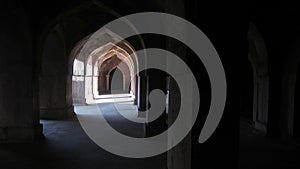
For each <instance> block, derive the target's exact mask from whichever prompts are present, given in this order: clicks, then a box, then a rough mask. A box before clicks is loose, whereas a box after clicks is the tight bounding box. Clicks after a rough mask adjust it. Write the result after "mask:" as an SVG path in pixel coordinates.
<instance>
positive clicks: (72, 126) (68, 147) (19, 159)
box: [0, 106, 166, 169]
mask: <svg viewBox="0 0 300 169" xmlns="http://www.w3.org/2000/svg"><path fill="white" fill-rule="evenodd" d="M103 107H105V106H103ZM79 109H80V108H79ZM90 109H92V108H90ZM82 110H89V108H87V107H85V108H82V107H81V111H79V114H77V116H80V115H82V113H83V112H82ZM77 111H78V107H77ZM80 113H81V114H80ZM107 117H108V120H111V121H112V122H113V123H114V124H115V127H116V128H118V127H120V124H122V131H123V132H125V133H126V132H127V133H129V134H133V135H134V134H135V135H140V134H141V132H142V131H141V130H133V129H132V127H136V126H129V127H126V124H125V123H126V122H124V121H125V119H124V118H123V119H122V118H121V119H118V118H116V116H115V115H114V114H111V112H110V113H109V114H107ZM41 123H43V125H44V135H45V140H43V141H41V142H36V143H4V144H0V161H1V162H0V164H1V165H0V169H41V168H43V169H62V168H64V169H101V168H103V169H120V168H124V169H142V168H143V169H165V168H166V155H165V154H163V155H160V156H157V157H152V158H147V159H130V158H124V157H120V156H117V155H113V154H111V153H109V152H107V151H105V150H104V149H102V148H100V147H99V146H98V145H96V144H95V143H94V142H93V141H92V140H91V139H90V138H89V137H88V136H87V135H86V133H85V132H84V130H83V128H82V127H81V125H80V123H79V122H78V120H77V119H72V120H68V121H45V120H42V121H41ZM124 124H125V125H124ZM124 126H125V127H124ZM118 129H120V128H118ZM133 131H135V132H133Z"/></svg>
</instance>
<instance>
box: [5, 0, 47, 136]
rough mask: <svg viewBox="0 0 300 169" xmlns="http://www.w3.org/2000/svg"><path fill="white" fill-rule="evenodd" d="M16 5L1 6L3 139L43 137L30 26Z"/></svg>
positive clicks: (8, 3)
mask: <svg viewBox="0 0 300 169" xmlns="http://www.w3.org/2000/svg"><path fill="white" fill-rule="evenodd" d="M15 4H18V2H15V1H14V0H12V1H6V2H5V3H2V4H1V5H0V19H1V21H2V23H3V24H2V25H1V27H0V32H1V33H0V34H1V35H0V37H1V41H0V43H1V45H0V51H1V61H0V79H1V80H0V93H1V94H0V142H11V141H18V142H19V141H32V140H35V139H39V138H42V137H43V135H42V125H41V124H40V122H39V120H40V119H39V110H38V99H37V98H38V96H37V93H38V90H37V82H38V81H37V80H38V78H37V77H38V76H37V73H36V72H37V69H36V68H37V65H36V58H35V57H34V56H35V55H34V54H35V52H33V41H32V35H31V33H30V32H31V30H30V25H29V22H28V20H27V17H26V14H25V12H24V10H23V9H22V8H21V7H20V6H19V5H15Z"/></svg>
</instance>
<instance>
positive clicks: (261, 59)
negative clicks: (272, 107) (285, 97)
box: [248, 23, 269, 132]
mask: <svg viewBox="0 0 300 169" xmlns="http://www.w3.org/2000/svg"><path fill="white" fill-rule="evenodd" d="M248 41H249V50H248V59H249V61H250V62H251V65H252V68H253V82H254V83H253V86H254V88H253V122H254V126H255V128H256V129H259V130H261V131H264V132H266V131H267V123H268V100H269V73H268V54H267V50H266V46H265V42H264V39H263V38H262V36H261V34H260V33H259V31H258V29H257V28H256V27H255V25H254V24H253V23H250V25H249V30H248Z"/></svg>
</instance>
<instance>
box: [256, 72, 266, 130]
mask: <svg viewBox="0 0 300 169" xmlns="http://www.w3.org/2000/svg"><path fill="white" fill-rule="evenodd" d="M268 104H269V77H268V76H267V75H264V76H258V77H256V78H255V80H254V97H253V112H254V113H253V114H254V116H253V121H254V126H255V128H256V129H258V130H261V131H263V132H266V131H267V123H268Z"/></svg>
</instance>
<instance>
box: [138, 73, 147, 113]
mask: <svg viewBox="0 0 300 169" xmlns="http://www.w3.org/2000/svg"><path fill="white" fill-rule="evenodd" d="M148 81H149V79H148V77H147V76H145V75H141V76H139V77H138V89H139V90H138V92H139V94H138V95H139V98H138V109H139V111H146V110H147V107H148V98H147V94H148Z"/></svg>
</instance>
